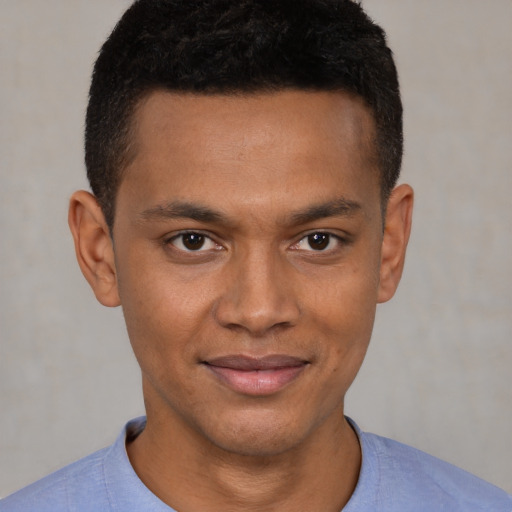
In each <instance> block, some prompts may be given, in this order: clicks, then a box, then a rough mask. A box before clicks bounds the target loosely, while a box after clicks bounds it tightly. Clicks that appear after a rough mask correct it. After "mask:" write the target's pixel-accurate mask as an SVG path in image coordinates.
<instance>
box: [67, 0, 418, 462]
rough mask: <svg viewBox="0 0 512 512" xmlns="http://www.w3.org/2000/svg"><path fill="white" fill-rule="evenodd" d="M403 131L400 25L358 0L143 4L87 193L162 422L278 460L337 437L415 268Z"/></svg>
mask: <svg viewBox="0 0 512 512" xmlns="http://www.w3.org/2000/svg"><path fill="white" fill-rule="evenodd" d="M401 130H402V128H401V104H400V96H399V92H398V83H397V77H396V71H395V67H394V65H393V61H392V58H391V53H390V50H389V49H388V48H387V46H386V44H385V38H384V33H383V32H382V30H381V29H380V28H379V27H377V26H376V25H374V24H373V23H372V22H371V21H370V20H369V19H368V18H367V16H366V15H365V14H364V13H363V12H362V10H361V8H360V7H359V6H358V5H357V4H356V3H353V2H351V1H349V0H300V1H299V2H298V1H297V0H293V1H291V0H282V1H279V2H275V1H267V0H251V1H244V0H242V1H232V0H197V1H193V2H192V1H184V0H180V1H178V0H139V1H137V2H135V3H134V4H133V6H132V7H131V8H130V9H129V10H128V11H127V13H126V14H125V15H124V16H123V18H122V19H121V21H120V22H119V24H118V25H117V27H116V28H115V30H114V32H113V34H112V35H111V36H110V38H109V39H108V41H107V42H106V43H105V45H104V46H103V48H102V50H101V54H100V56H99V58H98V61H97V63H96V66H95V69H94V76H93V83H92V86H91V97H90V103H89V109H88V113H87V130H86V160H87V170H88V174H89V178H90V181H91V185H92V189H93V192H94V195H95V196H92V195H90V194H88V193H86V192H79V193H77V194H75V195H74V196H73V198H72V201H71V207H70V225H71V229H72V231H73V234H74V237H75V246H76V250H77V255H78V260H79V263H80V266H81V268H82V271H83V273H84V275H85V277H86V278H87V279H88V281H89V283H90V284H91V286H92V288H93V290H94V292H95V294H96V297H97V298H98V300H99V301H100V302H101V303H102V304H104V305H107V306H117V305H120V304H121V305H122V306H123V311H124V316H125V320H126V324H127V329H128V333H129V337H130V341H131V343H132V346H133V348H134V352H135V355H136V357H137V359H138V361H139V364H140V366H141V369H142V374H143V383H144V397H145V401H146V410H147V413H148V427H147V429H146V431H145V432H151V431H154V429H157V430H158V428H160V434H161V437H165V432H166V431H168V430H169V428H171V429H172V430H173V431H174V432H176V431H180V429H181V431H182V432H183V431H186V435H185V434H184V435H183V438H187V439H190V438H191V437H193V438H194V442H195V444H199V445H201V446H203V448H204V443H206V444H207V446H208V447H209V448H211V446H215V447H217V448H220V449H223V450H228V451H231V452H236V453H239V454H245V455H249V454H253V455H271V454H277V453H280V452H283V451H286V450H288V449H291V448H292V447H296V446H299V445H301V443H302V442H303V441H304V440H306V439H310V438H311V435H312V433H317V432H320V431H322V432H324V433H325V432H326V429H327V430H329V429H330V432H331V434H333V430H334V432H337V431H339V429H340V425H341V424H343V421H344V420H343V400H344V395H345V392H346V391H347V389H348V387H349V386H350V384H351V383H352V381H353V379H354V378H355V375H356V374H357V371H358V369H359V367H360V365H361V363H362V361H363V358H364V354H365V352H366V348H367V346H368V343H369V340H370V336H371V331H372V327H373V320H374V315H375V308H376V304H377V303H378V302H383V301H386V300H388V299H389V298H390V297H391V296H392V295H393V293H394V291H395V289H396V286H397V285H398V282H399V279H400V275H401V271H402V267H403V262H404V255H405V247H406V244H407V239H408V234H409V227H410V217H411V204H412V192H411V190H410V188H408V187H407V186H401V187H396V188H393V187H394V184H395V181H396V179H397V176H398V172H399V168H400V157H401V152H402V133H401ZM384 209H385V210H386V215H385V221H384V215H383V210H384ZM155 418H156V419H155ZM170 425H171V427H170ZM150 426H151V427H150ZM152 429H153V430H152ZM166 429H167V430H166ZM322 429H323V430H322ZM148 435H149V434H148ZM333 435H334V434H333Z"/></svg>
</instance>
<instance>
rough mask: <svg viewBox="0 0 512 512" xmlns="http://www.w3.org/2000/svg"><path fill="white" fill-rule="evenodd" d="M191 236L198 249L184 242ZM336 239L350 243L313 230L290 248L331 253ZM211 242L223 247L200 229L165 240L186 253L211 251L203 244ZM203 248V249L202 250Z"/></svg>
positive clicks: (340, 242)
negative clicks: (302, 245) (314, 245)
mask: <svg viewBox="0 0 512 512" xmlns="http://www.w3.org/2000/svg"><path fill="white" fill-rule="evenodd" d="M187 235H188V236H190V237H191V238H193V237H197V239H198V240H197V244H198V246H197V249H196V250H194V249H192V248H190V247H186V246H185V244H184V238H185V237H186V236H187ZM315 237H316V240H315ZM180 239H181V244H180V245H181V246H182V247H178V246H177V245H176V244H175V242H176V241H178V240H180ZM333 241H335V242H336V245H339V244H347V243H348V240H347V239H346V238H344V237H341V236H339V235H335V234H334V233H331V232H327V231H314V232H311V233H308V234H306V235H303V236H302V237H301V238H300V239H299V240H298V241H297V242H295V243H294V244H293V245H292V246H291V247H290V248H291V249H292V250H296V251H305V252H313V253H317V254H321V253H330V252H332V251H334V250H335V249H333V248H330V247H329V246H330V245H332V242H333ZM208 242H209V243H210V244H213V245H214V246H215V247H214V249H215V250H220V249H222V246H220V245H219V244H217V243H216V242H215V240H213V238H212V237H211V236H209V235H207V234H205V233H202V232H200V231H185V232H181V233H178V234H176V235H173V236H172V237H170V238H168V239H166V240H165V241H164V243H165V245H172V246H174V248H175V249H177V250H179V251H182V252H186V253H203V252H209V251H211V250H212V248H208V249H203V246H204V244H205V243H208ZM303 242H305V243H307V244H308V245H309V249H304V248H300V247H299V245H300V244H301V243H303ZM311 242H318V245H319V247H317V248H314V247H312V245H311ZM323 244H326V245H325V246H322V245H323ZM201 249H203V250H201Z"/></svg>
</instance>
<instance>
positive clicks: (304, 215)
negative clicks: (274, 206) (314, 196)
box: [291, 198, 361, 224]
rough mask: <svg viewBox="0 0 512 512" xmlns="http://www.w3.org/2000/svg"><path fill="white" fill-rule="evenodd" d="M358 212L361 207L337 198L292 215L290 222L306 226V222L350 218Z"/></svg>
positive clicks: (353, 202)
mask: <svg viewBox="0 0 512 512" xmlns="http://www.w3.org/2000/svg"><path fill="white" fill-rule="evenodd" d="M360 210H361V205H360V204H359V203H357V202H355V201H350V200H348V199H345V198H339V199H336V200H334V201H329V202H327V203H321V204H317V205H313V206H310V207H308V208H306V209H305V210H302V211H297V212H295V213H292V215H291V221H292V223H294V224H307V223H308V222H313V221H315V220H319V219H324V218H327V217H350V216H352V215H354V214H355V213H357V212H358V211H360Z"/></svg>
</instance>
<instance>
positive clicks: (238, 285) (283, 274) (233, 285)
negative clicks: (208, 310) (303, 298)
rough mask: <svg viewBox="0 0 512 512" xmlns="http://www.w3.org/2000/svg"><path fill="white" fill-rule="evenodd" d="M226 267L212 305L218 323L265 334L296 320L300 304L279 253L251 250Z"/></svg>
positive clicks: (256, 333) (252, 332) (292, 323)
mask: <svg viewBox="0 0 512 512" xmlns="http://www.w3.org/2000/svg"><path fill="white" fill-rule="evenodd" d="M229 267H230V268H229V269H226V275H225V283H224V284H225V288H224V293H223V294H222V296H221V297H220V299H219V301H218V302H217V304H216V308H215V316H216V320H217V322H218V323H219V324H221V325H222V326H223V327H226V328H229V329H239V330H244V331H246V332H248V333H250V334H251V335H252V336H264V335H265V334H268V333H269V332H270V331H273V330H276V329H278V328H286V327H292V326H293V325H295V324H296V323H297V321H298V319H299V317H300V308H299V304H298V302H297V297H296V296H295V295H296V294H295V293H294V291H293V284H294V283H293V279H292V278H291V277H292V276H290V275H289V274H290V271H289V270H287V269H286V262H284V261H282V256H280V255H277V254H273V253H272V252H271V251H259V252H256V251H252V252H248V253H247V254H245V255H243V256H240V257H238V258H235V261H233V262H232V263H231V264H230V265H229Z"/></svg>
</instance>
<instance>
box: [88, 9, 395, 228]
mask: <svg viewBox="0 0 512 512" xmlns="http://www.w3.org/2000/svg"><path fill="white" fill-rule="evenodd" d="M286 89H296V90H303V91H344V92H347V93H350V94H352V95H354V96H357V97H359V98H360V99H362V100H363V101H364V103H365V104H366V105H367V106H368V108H369V109H370V111H371V113H372V115H373V119H374V122H375V136H374V140H373V141H372V142H373V150H374V151H375V158H376V159H377V160H378V172H379V173H380V186H381V198H382V204H383V206H384V205H385V202H386V200H387V198H388V196H389V193H390V192H391V190H392V189H393V187H394V185H395V183H396V180H397V178H398V175H399V172H400V166H401V158H402V145H403V143H402V105H401V100H400V92H399V86H398V79H397V73H396V68H395V65H394V62H393V58H392V54H391V51H390V49H389V48H388V47H387V45H386V39H385V34H384V32H383V30H382V29H381V28H380V27H379V26H377V25H376V24H374V23H373V22H372V21H371V20H370V19H369V18H368V16H367V15H366V14H365V13H364V12H363V10H362V9H361V7H360V6H359V5H358V4H357V3H356V2H354V1H352V0H281V1H279V2H274V1H268V0H240V1H237V2H233V1H229V0H199V1H194V2H185V1H183V0H138V1H136V2H135V3H134V4H133V5H132V6H131V7H130V8H129V9H128V10H127V11H126V13H125V14H124V16H123V17H122V19H121V20H120V21H119V23H118V24H117V26H116V27H115V29H114V31H113V32H112V34H111V36H110V37H109V38H108V40H107V41H106V43H105V44H104V45H103V47H102V49H101V52H100V55H99V57H98V59H97V61H96V65H95V67H94V74H93V79H92V84H91V89H90V99H89V106H88V110H87V119H86V138H85V149H86V153H85V159H86V166H87V174H88V178H89V181H90V184H91V187H92V190H93V192H94V194H95V196H96V197H97V199H98V201H99V203H100V205H101V207H102V210H103V212H104V215H105V218H106V221H107V223H108V225H109V227H110V228H111V229H112V226H113V223H114V219H115V209H116V194H117V190H118V187H119V184H120V182H121V180H122V176H123V171H124V169H125V168H126V167H127V165H128V163H129V162H130V159H131V158H132V157H133V155H134V153H135V152H136V148H135V141H134V138H133V128H134V113H135V112H136V109H137V106H138V105H140V103H141V101H142V100H143V99H144V98H145V97H147V96H148V95H150V94H151V93H152V92H153V91H155V90H166V91H174V92H181V93H187V92H188V93H198V94H204V95H215V94H221V95H234V96H236V95H244V94H245V95H250V94H255V93H258V92H259V93H261V92H271V91H281V90H286Z"/></svg>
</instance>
